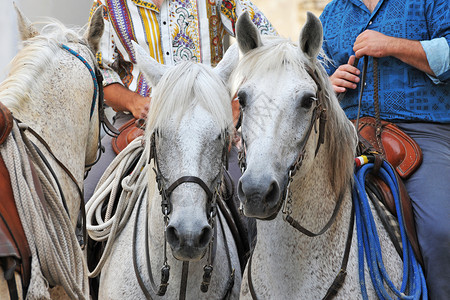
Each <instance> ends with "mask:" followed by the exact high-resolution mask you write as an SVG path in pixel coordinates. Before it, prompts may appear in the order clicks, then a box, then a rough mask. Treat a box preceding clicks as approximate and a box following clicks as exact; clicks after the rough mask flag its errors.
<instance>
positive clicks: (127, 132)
mask: <svg viewBox="0 0 450 300" xmlns="http://www.w3.org/2000/svg"><path fill="white" fill-rule="evenodd" d="M139 124H140V123H139V120H136V119H134V118H133V119H131V120H129V121H128V122H126V123H125V124H123V125H122V126H121V127H120V128H119V132H120V133H119V135H118V136H117V137H113V138H112V140H111V144H112V148H113V150H114V152H115V153H116V154H119V152H120V151H122V150H123V149H124V148H125V147H126V146H127V145H128V144H129V143H131V142H132V141H133V140H134V139H135V138H137V137H138V136H141V135H143V134H144V130H143V129H141V126H140V125H139Z"/></svg>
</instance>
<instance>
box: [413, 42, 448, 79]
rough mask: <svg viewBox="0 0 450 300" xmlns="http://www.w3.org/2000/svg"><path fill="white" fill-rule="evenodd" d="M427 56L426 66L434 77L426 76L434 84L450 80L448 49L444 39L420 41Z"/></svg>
mask: <svg viewBox="0 0 450 300" xmlns="http://www.w3.org/2000/svg"><path fill="white" fill-rule="evenodd" d="M420 43H421V44H422V47H423V50H424V51H425V54H426V55H427V60H428V64H429V65H430V68H431V70H433V72H434V74H435V75H436V77H433V76H430V75H429V76H428V77H430V79H431V80H433V82H434V83H436V84H438V83H443V82H445V81H448V80H449V79H450V47H449V45H448V42H447V40H446V39H445V38H443V37H441V38H437V39H432V40H429V41H421V42H420Z"/></svg>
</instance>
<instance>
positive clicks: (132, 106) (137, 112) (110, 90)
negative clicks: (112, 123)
mask: <svg viewBox="0 0 450 300" xmlns="http://www.w3.org/2000/svg"><path fill="white" fill-rule="evenodd" d="M104 92H105V103H106V104H107V105H109V106H110V107H112V109H114V110H115V111H129V112H131V113H132V114H133V116H134V117H135V118H136V119H139V118H146V117H147V112H148V107H149V104H150V98H148V97H143V96H141V95H139V94H138V93H135V92H133V91H130V90H129V89H127V88H126V87H124V86H123V85H121V84H120V83H113V84H110V85H107V86H105V88H104Z"/></svg>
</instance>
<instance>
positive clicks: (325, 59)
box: [318, 7, 336, 76]
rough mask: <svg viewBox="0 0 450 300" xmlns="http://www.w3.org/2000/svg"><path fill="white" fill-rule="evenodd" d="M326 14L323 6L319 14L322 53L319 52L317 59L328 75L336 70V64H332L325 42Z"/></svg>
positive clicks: (326, 33)
mask: <svg viewBox="0 0 450 300" xmlns="http://www.w3.org/2000/svg"><path fill="white" fill-rule="evenodd" d="M327 16H328V10H327V7H325V9H324V11H323V12H322V14H321V15H320V17H319V19H320V22H321V23H322V28H323V42H322V50H323V53H319V57H318V59H319V61H320V62H321V63H322V66H323V67H324V68H325V71H326V72H327V74H328V76H331V75H333V73H334V72H335V71H336V66H335V65H334V61H333V57H331V52H330V51H329V47H328V42H327V35H328V31H327V19H328V18H327Z"/></svg>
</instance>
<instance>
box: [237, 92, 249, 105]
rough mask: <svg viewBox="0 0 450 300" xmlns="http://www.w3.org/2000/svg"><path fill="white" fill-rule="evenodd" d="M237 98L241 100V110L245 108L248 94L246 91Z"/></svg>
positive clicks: (239, 93)
mask: <svg viewBox="0 0 450 300" xmlns="http://www.w3.org/2000/svg"><path fill="white" fill-rule="evenodd" d="M237 97H238V99H239V105H240V106H241V108H244V107H245V105H246V104H247V93H246V92H244V91H239V92H238V94H237Z"/></svg>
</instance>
